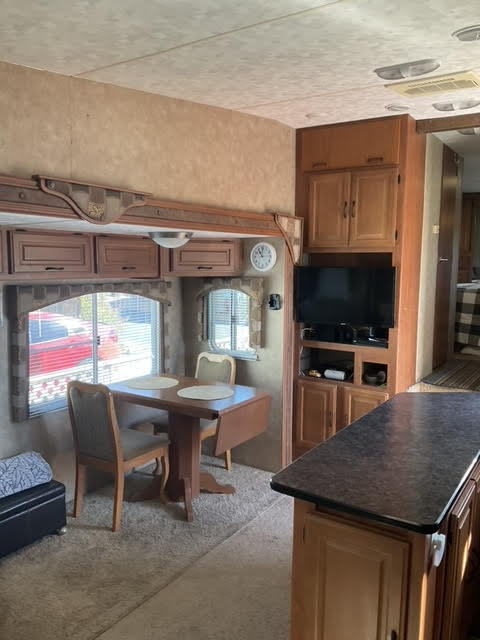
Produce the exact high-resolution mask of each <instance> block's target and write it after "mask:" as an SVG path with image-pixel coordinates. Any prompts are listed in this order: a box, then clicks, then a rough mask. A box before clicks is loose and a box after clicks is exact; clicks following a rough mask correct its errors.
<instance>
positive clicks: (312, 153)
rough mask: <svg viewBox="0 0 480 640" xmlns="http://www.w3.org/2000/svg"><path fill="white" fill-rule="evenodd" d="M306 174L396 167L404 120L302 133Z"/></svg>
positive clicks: (319, 129)
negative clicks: (379, 166)
mask: <svg viewBox="0 0 480 640" xmlns="http://www.w3.org/2000/svg"><path fill="white" fill-rule="evenodd" d="M300 135H301V141H300V143H301V154H300V166H301V170H302V171H324V170H330V169H349V168H350V167H370V166H378V165H383V166H387V165H395V164H398V163H399V161H400V120H399V119H396V120H395V119H392V118H388V119H385V120H375V121H370V122H366V121H362V122H354V123H350V124H339V125H332V126H327V127H319V128H312V129H305V130H304V131H302V132H301V134H300Z"/></svg>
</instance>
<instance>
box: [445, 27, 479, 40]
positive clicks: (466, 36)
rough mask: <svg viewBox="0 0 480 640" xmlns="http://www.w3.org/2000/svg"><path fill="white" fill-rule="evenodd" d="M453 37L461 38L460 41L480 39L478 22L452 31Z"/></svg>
mask: <svg viewBox="0 0 480 640" xmlns="http://www.w3.org/2000/svg"><path fill="white" fill-rule="evenodd" d="M452 36H453V37H454V38H458V39H459V40H462V42H473V41H474V40H480V24H473V25H472V26H471V27H463V29H457V31H454V32H453V33H452Z"/></svg>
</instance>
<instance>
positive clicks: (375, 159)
mask: <svg viewBox="0 0 480 640" xmlns="http://www.w3.org/2000/svg"><path fill="white" fill-rule="evenodd" d="M367 162H383V156H367Z"/></svg>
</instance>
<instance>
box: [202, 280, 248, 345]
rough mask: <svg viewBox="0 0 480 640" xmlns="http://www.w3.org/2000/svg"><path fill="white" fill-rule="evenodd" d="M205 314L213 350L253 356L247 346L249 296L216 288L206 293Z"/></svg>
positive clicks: (240, 292) (233, 290)
mask: <svg viewBox="0 0 480 640" xmlns="http://www.w3.org/2000/svg"><path fill="white" fill-rule="evenodd" d="M207 316H208V341H209V343H210V348H211V349H212V351H217V352H221V353H229V354H231V355H233V356H236V357H240V358H255V357H256V351H255V349H252V347H251V346H250V296H248V295H247V294H246V293H243V292H242V291H237V290H235V289H215V290H214V291H211V292H210V293H209V294H208V296H207Z"/></svg>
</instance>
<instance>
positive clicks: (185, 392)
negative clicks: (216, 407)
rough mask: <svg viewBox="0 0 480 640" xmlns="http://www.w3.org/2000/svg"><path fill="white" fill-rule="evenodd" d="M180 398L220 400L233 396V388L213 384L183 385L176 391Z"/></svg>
mask: <svg viewBox="0 0 480 640" xmlns="http://www.w3.org/2000/svg"><path fill="white" fill-rule="evenodd" d="M177 395H179V396H180V397H181V398H190V399H191V400H221V399H222V398H229V397H230V396H233V389H230V388H229V387H224V386H218V385H213V384H199V385H196V386H194V387H185V388H184V389H180V391H177Z"/></svg>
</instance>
